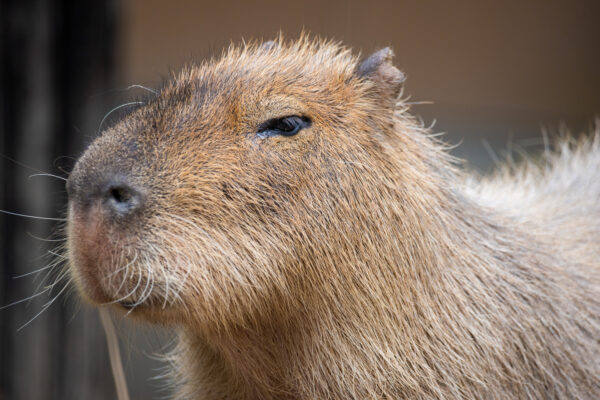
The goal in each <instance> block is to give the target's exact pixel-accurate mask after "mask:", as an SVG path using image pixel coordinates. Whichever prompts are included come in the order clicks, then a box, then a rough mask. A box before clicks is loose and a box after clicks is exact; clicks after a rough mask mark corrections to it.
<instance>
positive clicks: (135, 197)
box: [102, 181, 144, 216]
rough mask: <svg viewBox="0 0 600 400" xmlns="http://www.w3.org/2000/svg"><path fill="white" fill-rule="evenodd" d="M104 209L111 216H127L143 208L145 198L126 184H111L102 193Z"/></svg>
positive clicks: (117, 182)
mask: <svg viewBox="0 0 600 400" xmlns="http://www.w3.org/2000/svg"><path fill="white" fill-rule="evenodd" d="M102 197H103V198H102V203H103V207H104V208H105V209H106V210H107V211H108V212H109V213H111V214H113V215H117V216H127V215H129V214H133V213H134V212H135V211H136V210H138V209H139V208H141V207H142V205H143V200H144V196H143V195H142V194H141V193H140V192H139V191H138V190H136V189H134V188H133V187H131V186H130V185H128V184H127V183H125V182H119V181H116V182H110V183H108V184H107V185H106V186H105V189H104V191H103V193H102Z"/></svg>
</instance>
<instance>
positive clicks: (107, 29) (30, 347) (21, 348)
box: [0, 0, 600, 399]
mask: <svg viewBox="0 0 600 400" xmlns="http://www.w3.org/2000/svg"><path fill="white" fill-rule="evenodd" d="M599 16H600V2H598V1H596V0H571V1H556V0H544V1H541V0H530V1H526V2H523V1H515V0H510V1H503V2H496V1H480V0H477V1H459V2H447V1H427V0H424V1H418V2H416V1H379V2H375V1H372V2H366V1H360V0H335V1H317V0H305V1H296V2H283V1H274V0H273V1H253V2H251V1H230V0H221V1H218V2H212V1H211V2H203V1H183V0H170V1H168V2H167V1H159V0H128V1H105V2H101V1H95V2H81V1H79V2H76V1H66V0H63V1H60V0H56V1H49V0H3V1H2V2H1V3H0V43H1V50H0V77H1V80H0V85H1V86H0V87H1V97H0V132H1V136H0V179H1V181H0V209H2V210H8V211H12V212H16V213H22V214H28V215H36V216H44V217H50V218H61V217H63V216H64V210H65V203H66V194H65V191H64V181H62V180H61V179H59V178H52V177H48V176H31V175H35V174H38V173H41V172H42V171H43V172H45V173H50V174H55V175H58V176H59V177H66V176H68V172H69V171H70V169H71V168H72V166H73V163H74V161H75V159H76V158H77V157H78V155H80V154H81V152H82V151H83V149H84V148H85V146H86V145H87V144H89V143H90V141H91V140H92V139H93V138H94V137H95V136H97V134H98V132H99V130H101V126H100V125H101V121H102V119H103V117H104V115H105V114H106V113H107V112H109V111H110V110H112V109H113V108H114V107H116V106H119V105H121V104H124V103H127V102H130V101H135V100H136V99H137V98H139V97H140V96H143V95H145V94H144V92H143V90H142V89H140V88H138V87H136V86H132V85H144V86H148V87H150V88H157V87H158V86H160V84H161V81H162V80H163V79H164V78H165V77H166V76H168V73H169V71H171V70H177V69H178V68H179V67H180V66H181V65H182V64H183V63H185V62H189V61H193V60H202V59H204V58H206V57H208V56H210V55H213V54H218V53H219V52H220V51H221V49H222V48H223V47H225V46H227V45H228V44H229V43H230V42H231V41H234V42H238V41H240V40H241V39H242V38H245V39H250V38H258V39H260V38H264V39H270V38H274V37H275V36H276V35H277V34H278V32H279V31H282V32H283V33H284V35H285V36H286V37H288V38H293V37H297V36H298V34H299V33H300V32H301V31H302V29H305V30H307V31H309V32H311V33H313V34H316V35H319V36H323V37H328V38H334V39H337V40H341V41H343V42H344V43H345V44H347V45H348V46H351V47H353V48H354V49H355V50H356V51H357V52H358V51H360V52H361V53H362V54H363V55H366V54H368V53H370V52H372V51H374V50H377V49H378V48H381V47H383V46H388V45H389V46H392V48H393V49H394V50H395V53H396V59H395V63H396V65H397V66H398V67H399V68H400V69H402V70H403V71H404V72H405V73H406V75H407V77H408V80H407V82H406V90H405V93H406V94H410V95H411V100H412V101H415V102H421V101H423V102H431V104H423V105H415V106H414V109H413V111H414V113H416V114H417V115H419V116H420V117H421V118H422V119H423V121H424V122H425V124H427V125H429V124H432V123H434V122H435V125H434V130H435V131H436V132H447V135H446V136H445V140H446V141H448V142H449V143H451V144H459V145H458V147H456V148H455V150H453V151H454V153H455V154H456V155H457V156H459V157H461V158H464V159H467V160H468V161H469V164H468V165H469V166H470V168H473V169H475V170H477V171H480V172H485V171H487V170H489V169H490V168H491V166H492V165H493V163H494V162H495V160H496V158H498V157H500V158H501V157H502V156H501V154H502V149H506V148H508V146H509V144H511V146H513V147H514V146H515V145H516V146H517V147H519V148H523V149H526V150H529V149H534V148H535V147H536V145H539V144H540V143H541V137H542V136H541V135H542V131H543V130H546V131H548V132H550V134H552V133H553V132H556V131H557V130H558V128H559V127H560V126H566V127H567V128H569V129H570V130H571V131H572V132H573V133H574V134H580V133H582V132H585V131H588V130H589V129H590V126H591V124H592V123H593V120H594V117H595V116H598V115H599V113H600V31H599V30H598V21H599ZM125 108H126V107H125ZM120 111H124V109H122V110H120ZM118 115H119V113H118V112H116V113H113V114H111V116H109V117H108V120H107V121H105V124H106V123H107V122H108V123H110V121H111V120H114V118H118ZM497 154H500V156H498V155H497ZM61 237H63V235H62V233H61V225H60V221H59V222H56V221H52V220H36V219H30V218H22V217H17V216H11V215H0V246H1V247H0V263H1V264H0V306H7V305H10V304H11V303H13V302H15V301H19V300H22V299H26V298H28V297H29V296H31V295H32V294H34V293H39V292H41V291H43V290H44V288H46V287H47V286H48V285H49V284H50V283H51V282H52V281H53V276H56V275H57V274H58V273H59V272H60V271H59V269H60V268H61V266H57V267H55V268H50V267H46V266H51V265H52V263H53V262H55V261H57V260H58V261H60V260H61V259H60V257H57V256H55V255H53V254H52V253H49V251H51V252H53V251H54V250H53V249H56V248H57V247H59V246H60V243H61V242H56V241H46V240H44V239H48V238H49V239H50V240H58V239H60V238H61ZM45 267H46V269H45V270H42V271H39V272H38V273H34V271H36V270H38V269H40V268H45ZM47 272H50V277H49V278H48V279H47V280H46V281H44V279H43V278H44V275H46V273H47ZM23 274H30V275H25V276H21V275H23ZM20 276H21V277H20ZM62 289H63V286H62V284H57V285H56V286H55V287H53V288H52V290H48V291H47V292H44V293H42V294H41V295H40V296H37V297H35V298H33V299H31V300H29V301H25V302H22V303H19V304H15V305H13V306H10V307H6V308H4V309H2V310H0V399H109V398H115V389H114V384H113V381H112V376H111V370H110V366H109V360H108V355H107V351H106V345H105V338H104V333H103V330H102V327H101V325H100V323H99V320H98V315H97V312H96V311H95V310H93V309H90V308H89V307H87V306H85V305H82V304H80V302H78V301H77V296H76V293H74V291H73V290H72V288H66V289H65V290H64V291H62ZM61 291H62V292H61ZM59 293H60V295H59V296H58V297H57V298H56V300H55V301H53V299H54V298H55V296H56V295H58V294H59ZM49 302H50V303H49ZM48 304H49V306H48V307H46V305H48ZM41 311H43V312H42V313H41V314H40V315H39V316H37V318H35V319H34V320H33V321H31V320H32V319H33V318H34V317H35V316H36V315H37V314H38V313H40V312H41ZM29 321H31V322H30V323H29ZM115 322H116V324H117V329H118V332H119V336H120V339H121V342H122V343H121V346H122V347H121V348H122V352H123V358H124V365H125V370H126V375H127V381H128V385H129V389H130V395H131V398H132V399H153V398H154V399H159V398H165V397H168V395H169V390H168V389H164V388H162V386H163V384H162V383H161V381H160V380H157V379H154V377H156V376H158V375H161V374H162V371H161V370H160V368H161V366H162V365H163V364H162V363H161V362H160V361H159V360H157V359H156V356H157V354H160V353H161V352H164V351H165V349H168V348H169V347H170V339H171V336H170V333H169V332H168V331H165V330H159V329H157V328H153V327H147V326H137V325H136V326H133V325H132V324H130V323H129V322H127V321H124V320H121V319H116V321H115ZM24 325H25V326H24ZM23 326H24V327H23ZM21 327H23V328H22V329H19V328H21Z"/></svg>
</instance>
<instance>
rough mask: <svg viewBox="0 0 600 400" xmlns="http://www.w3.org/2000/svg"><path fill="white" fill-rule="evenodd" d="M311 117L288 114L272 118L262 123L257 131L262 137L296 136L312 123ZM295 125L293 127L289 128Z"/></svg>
mask: <svg viewBox="0 0 600 400" xmlns="http://www.w3.org/2000/svg"><path fill="white" fill-rule="evenodd" d="M311 123H312V121H311V120H310V118H308V117H306V116H301V115H288V116H285V117H281V118H272V119H269V120H267V121H264V122H263V123H261V124H260V125H259V126H258V128H257V130H256V133H257V134H258V135H259V136H261V137H270V136H294V135H295V134H297V133H298V132H299V131H300V130H302V129H304V128H307V127H309V126H310V125H311ZM289 127H293V129H287V128H289Z"/></svg>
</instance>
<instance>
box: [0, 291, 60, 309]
mask: <svg viewBox="0 0 600 400" xmlns="http://www.w3.org/2000/svg"><path fill="white" fill-rule="evenodd" d="M50 289H52V286H48V287H47V288H46V289H44V290H42V291H41V292H39V293H36V294H33V295H31V296H29V297H25V298H24V299H21V300H17V301H13V302H12V303H10V304H7V305H5V306H2V307H0V310H4V309H5V308H9V307H12V306H14V305H16V304H20V303H23V302H25V301H27V300H31V299H34V298H36V297H38V296H40V295H42V294H44V293H46V292H47V291H48V290H50Z"/></svg>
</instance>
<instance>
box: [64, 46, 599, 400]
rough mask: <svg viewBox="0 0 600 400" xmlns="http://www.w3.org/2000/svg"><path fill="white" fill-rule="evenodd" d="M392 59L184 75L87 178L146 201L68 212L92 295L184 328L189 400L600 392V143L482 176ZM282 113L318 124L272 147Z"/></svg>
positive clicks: (323, 55) (254, 60) (183, 395)
mask: <svg viewBox="0 0 600 400" xmlns="http://www.w3.org/2000/svg"><path fill="white" fill-rule="evenodd" d="M379 56H380V58H379V59H371V61H370V62H371V63H372V65H366V66H365V65H364V64H363V69H365V70H361V67H359V64H358V60H357V58H356V57H355V56H353V55H352V54H351V53H350V52H349V50H347V49H345V48H343V47H341V46H339V45H337V44H334V43H331V42H324V41H314V40H310V39H308V38H306V37H305V38H302V39H300V40H299V41H296V42H291V43H285V42H283V41H282V40H279V41H278V42H277V43H275V44H274V45H273V44H271V45H267V46H258V45H254V44H250V45H244V46H242V47H231V48H230V49H229V50H228V51H226V52H225V53H224V55H223V56H222V57H221V58H220V59H218V60H211V61H209V62H206V63H204V64H202V65H200V66H191V67H188V68H186V69H184V70H183V71H182V72H181V73H180V74H179V75H178V76H176V77H174V78H173V79H172V80H171V81H170V82H169V83H168V84H167V85H166V86H165V87H164V88H163V89H162V90H161V92H160V94H159V95H158V96H157V97H156V98H154V99H151V100H150V101H148V102H147V104H145V105H143V106H141V107H140V108H139V109H137V110H135V111H133V112H132V113H131V114H130V115H128V116H127V117H125V118H124V119H123V120H121V121H120V122H118V123H117V124H115V125H114V126H113V127H111V128H109V129H107V130H106V131H105V132H104V134H103V135H102V136H101V137H100V138H99V139H97V140H96V141H95V142H94V143H93V144H92V146H90V148H89V149H88V150H87V152H86V153H85V154H84V155H83V157H82V158H81V159H80V161H79V162H78V164H77V166H76V168H75V169H74V171H73V173H72V176H71V178H70V182H69V185H70V190H71V191H77V190H85V186H86V185H88V184H89V182H93V181H94V180H96V179H99V177H100V176H102V174H105V173H107V171H110V173H113V174H125V175H127V177H128V179H130V180H132V181H133V182H135V184H136V185H137V186H139V187H143V188H144V193H145V196H146V203H145V205H144V208H143V210H142V211H141V212H140V213H138V214H136V216H135V218H132V219H131V220H129V221H127V223H115V222H114V221H111V220H110V219H109V218H106V217H104V216H103V214H102V212H101V211H98V210H97V209H96V210H95V211H94V210H92V211H89V210H88V211H82V210H80V209H78V208H77V207H75V206H74V205H73V204H70V211H69V214H70V215H69V218H70V221H69V256H70V259H71V260H72V271H73V275H74V277H75V280H76V281H77V283H78V287H80V288H81V289H82V292H83V293H84V294H85V295H86V296H88V297H89V298H90V299H91V300H92V301H93V302H95V303H105V302H114V301H115V300H119V299H121V300H123V299H126V300H128V301H132V300H133V301H136V302H137V303H139V305H138V306H137V307H135V308H134V309H133V310H132V312H131V315H132V316H133V317H137V318H140V319H143V320H149V321H153V322H156V323H161V324H164V325H167V326H170V327H173V328H175V329H176V330H177V331H178V332H179V344H178V346H177V349H176V350H175V351H174V353H173V355H172V362H173V364H174V368H173V371H174V372H173V374H174V376H175V378H176V380H177V382H178V386H177V387H178V390H177V398H180V399H188V398H189V399H223V398H231V399H271V398H278V399H401V398H410V399H473V398H481V399H517V398H519V399H520V398H523V399H524V398H530V399H542V398H543V399H546V398H564V399H573V398H579V399H595V398H598V397H600V344H599V340H600V261H599V260H600V201H599V200H600V176H599V172H598V171H600V135H599V134H598V133H597V134H596V136H595V138H594V139H593V140H587V141H580V142H578V143H574V144H564V145H563V147H562V151H560V152H559V153H556V154H554V155H553V154H548V155H547V156H546V157H545V158H544V160H545V162H547V164H546V165H544V166H541V167H538V166H535V165H533V163H528V164H526V165H524V166H521V167H519V168H516V169H511V168H508V167H507V168H506V169H505V170H504V171H503V172H501V173H499V174H497V175H496V176H494V177H491V178H485V179H477V178H468V177H466V176H464V175H463V173H461V172H460V171H459V170H457V169H456V168H455V167H454V165H453V163H452V161H451V159H450V158H449V156H448V155H447V154H446V151H445V149H444V147H443V145H442V144H440V143H439V142H437V141H436V140H435V139H433V138H432V137H431V136H430V135H429V132H428V131H427V130H426V129H424V128H423V127H422V126H421V125H420V124H419V123H418V122H417V121H416V120H415V119H414V118H413V117H411V116H410V115H409V113H408V109H407V105H406V104H405V103H404V102H403V101H401V100H398V99H397V97H398V95H399V92H400V84H401V81H402V77H401V74H400V73H399V72H398V71H397V70H396V69H395V68H394V67H393V66H392V65H391V63H390V56H391V53H385V52H384V53H380V55H379ZM286 115H306V116H309V117H310V118H311V119H312V126H311V127H309V128H307V129H304V130H303V131H301V132H300V133H298V134H297V135H296V136H292V137H271V138H266V139H265V138H259V137H257V136H256V134H255V132H256V129H257V126H259V124H260V123H261V122H263V121H265V120H268V119H270V118H274V117H282V116H286ZM88 214H91V217H90V216H89V215H88ZM89 221H92V222H89ZM90 224H91V225H90ZM92 225H93V226H92Z"/></svg>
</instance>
